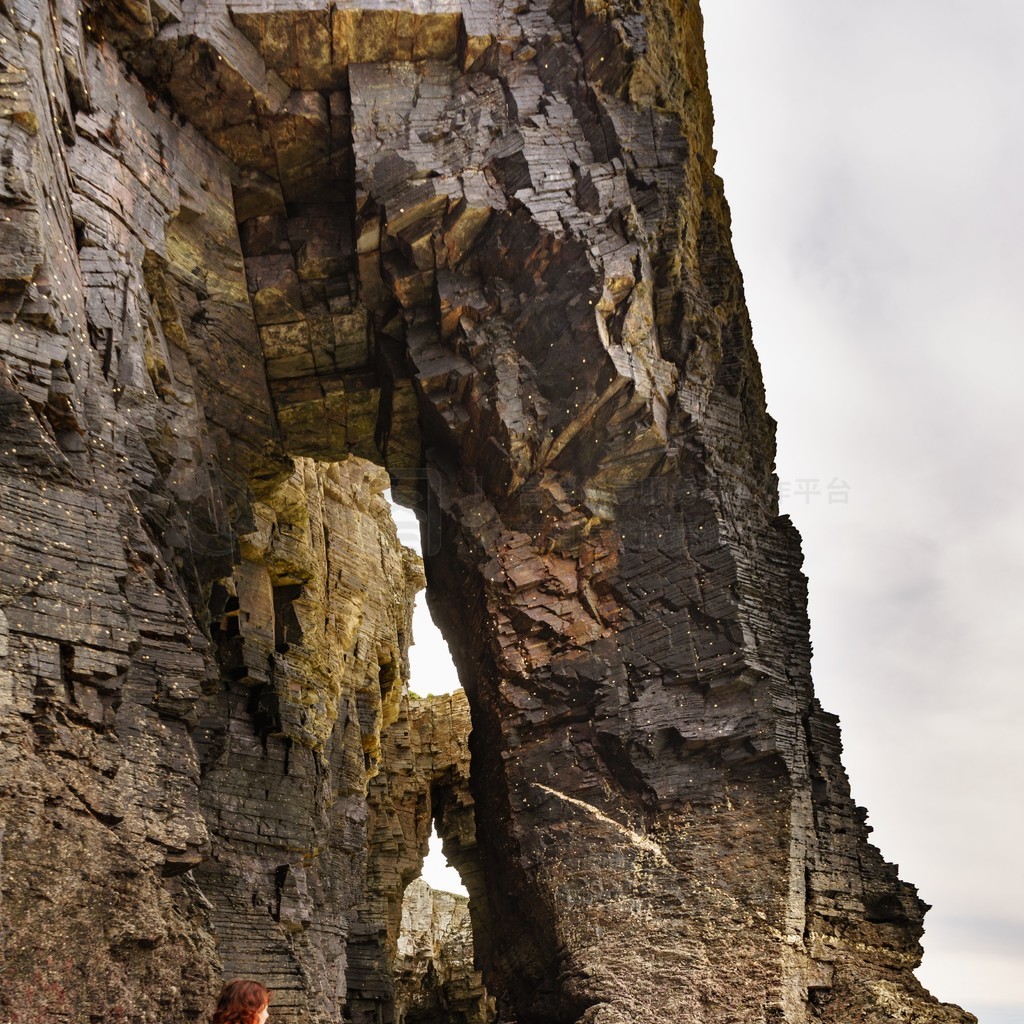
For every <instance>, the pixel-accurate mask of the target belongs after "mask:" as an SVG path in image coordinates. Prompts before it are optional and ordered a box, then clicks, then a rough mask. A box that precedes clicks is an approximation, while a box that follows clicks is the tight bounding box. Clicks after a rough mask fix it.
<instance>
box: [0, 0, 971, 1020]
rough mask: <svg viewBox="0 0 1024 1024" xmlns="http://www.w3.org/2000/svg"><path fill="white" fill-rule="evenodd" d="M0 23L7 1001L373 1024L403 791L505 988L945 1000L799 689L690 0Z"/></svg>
mask: <svg viewBox="0 0 1024 1024" xmlns="http://www.w3.org/2000/svg"><path fill="white" fill-rule="evenodd" d="M0 52H2V56H3V60H4V62H5V66H6V67H7V68H8V71H7V72H6V73H5V75H4V77H3V80H2V82H0V101H2V106H0V111H2V119H0V145H2V147H3V160H2V162H0V163H2V167H3V174H2V176H0V202H2V204H3V219H2V221H0V358H2V365H0V438H2V440H0V472H2V474H3V478H2V487H0V657H2V663H0V711H2V715H3V719H2V724H0V729H2V730H3V737H4V745H3V752H2V755H0V756H2V757H3V767H4V770H3V776H2V782H0V786H2V790H0V808H2V813H3V816H4V820H5V833H4V839H3V857H4V865H3V871H4V876H3V889H2V892H3V903H2V905H0V916H2V927H3V935H4V939H3V941H4V946H5V959H4V964H3V967H2V972H3V973H2V976H0V982H2V983H0V1001H2V1004H3V1005H4V1007H5V1012H6V1013H8V1014H9V1015H10V1016H11V1017H12V1019H17V1020H18V1021H21V1022H24V1021H36V1020H39V1021H51V1020H52V1021H57V1020H60V1021H83V1022H84V1021H86V1020H88V1019H103V1020H111V1021H117V1020H129V1019H130V1020H133V1021H145V1020H153V1021H156V1020H161V1019H165V1018H168V1017H175V1018H180V1019H185V1020H192V1019H199V1016H200V1015H201V1014H202V1012H204V1010H205V1008H206V1007H207V1005H208V999H209V996H210V994H211V993H212V992H213V991H214V990H215V988H216V986H217V985H218V983H219V979H220V977H221V975H222V974H248V975H255V976H258V977H260V978H261V979H262V980H264V981H266V982H267V983H268V984H270V985H271V986H272V987H274V988H275V989H276V990H277V992H278V997H277V1000H276V1016H278V1017H279V1018H281V1019H283V1020H296V1021H297V1020H300V1019H301V1020H303V1021H313V1022H318V1021H327V1020H338V1019H339V1016H340V1015H342V1014H344V1015H345V1017H346V1019H350V1020H353V1021H354V1020H357V1019H358V1020H371V1019H372V1020H384V1021H388V1020H391V1019H392V1016H393V1014H394V1013H395V1012H396V1010H395V995H394V993H395V990H394V977H393V967H394V963H395V961H394V957H395V955H396V950H397V936H398V926H399V922H400V908H401V898H402V891H403V889H404V887H405V885H406V884H407V883H408V882H409V881H410V880H411V878H412V877H413V876H414V875H415V873H416V870H417V864H418V857H419V856H420V852H419V851H421V850H422V847H423V844H424V843H425V840H426V835H427V832H429V821H430V818H431V816H432V815H436V816H437V817H438V818H439V823H440V825H441V831H442V834H443V835H444V836H445V839H446V844H447V846H448V848H449V850H450V852H449V857H450V858H451V859H452V860H453V861H454V862H455V863H456V864H457V865H458V866H459V868H460V870H461V871H462V873H463V877H464V879H465V880H466V883H467V886H468V888H469V891H470V911H471V914H472V919H473V925H474V935H475V940H476V953H477V958H478V962H479V966H480V969H481V970H482V972H483V976H484V981H485V983H486V985H487V989H488V991H489V992H490V993H491V994H492V995H493V996H494V997H495V998H496V999H497V1006H498V1012H499V1015H500V1018H501V1019H505V1020H518V1021H519V1022H521V1024H541V1022H545V1024H546V1022H570V1021H587V1022H600V1024H616V1022H619V1021H627V1020H628V1021H632V1020H634V1019H636V1018H638V1017H644V1018H647V1019H655V1020H665V1021H677V1020H683V1019H686V1020H695V1021H696V1020H700V1021H708V1022H718V1021H723V1022H724V1021H743V1022H752V1024H753V1022H768V1021H772V1022H775V1021H786V1022H792V1024H798V1022H804V1021H809V1020H823V1021H832V1022H835V1024H847V1022H848V1021H850V1020H851V1019H854V1018H856V1019H859V1020H863V1021H871V1022H875V1021H889V1020H904V1019H910V1018H911V1017H914V1016H916V1018H917V1019H920V1020H927V1021H941V1022H947V1021H948V1022H950V1024H953V1022H963V1021H967V1020H970V1019H971V1017H970V1015H969V1014H964V1013H963V1012H962V1011H960V1010H958V1009H956V1008H953V1007H944V1006H939V1005H938V1004H936V1003H935V1002H934V1001H933V1000H931V998H930V997H929V996H928V995H927V993H925V992H923V991H922V990H921V989H920V987H919V986H918V985H917V983H916V981H915V980H914V979H913V976H912V974H911V971H912V968H913V967H914V966H915V964H916V963H917V962H918V960H919V957H920V945H919V938H920V935H921V928H922V924H921V922H922V915H923V911H924V906H923V904H922V903H921V902H920V900H919V899H918V898H917V895H916V892H915V890H914V889H913V887H912V886H909V885H907V884H905V883H903V882H901V881H900V880H899V879H898V878H897V876H896V872H895V869H894V868H893V867H892V866H891V865H889V864H887V863H886V862H885V861H884V860H883V858H882V857H881V855H880V854H879V853H878V851H877V850H875V849H874V848H873V847H872V846H871V845H870V844H869V843H868V839H867V836H868V829H867V827H866V825H865V823H864V813H863V812H862V811H861V810H860V809H858V808H857V807H856V806H855V804H854V803H853V801H852V799H851V797H850V793H849V787H848V783H847V780H846V776H845V773H844V771H843V768H842V765H841V762H840V745H839V734H838V727H837V723H836V721H835V719H834V718H833V717H832V716H829V715H828V714H826V713H824V712H823V711H822V710H821V708H820V707H819V706H818V704H817V702H816V701H815V699H814V697H813V693H812V689H811V681H810V674H809V656H810V647H809V643H808V624H807V620H806V594H805V584H804V579H803V577H802V575H801V573H800V561H801V556H800V550H799V539H798V537H797V534H796V531H795V530H794V528H793V527H792V525H791V524H790V522H789V521H788V520H787V519H786V518H785V517H780V516H779V515H778V505H777V481H776V479H775V477H774V474H773V472H772V464H773V458H774V440H773V434H774V427H773V424H772V422H771V420H770V419H769V417H768V416H767V413H766V411H765V405H764V396H763V389H762V386H761V380H760V373H759V369H758V365H757V359H756V356H755V353H754V351H753V348H752V346H751V342H750V328H749V324H748V320H747V316H746V312H745V308H744V304H743V295H742V286H741V280H740V276H739V272H738V270H737V268H736V265H735V262H734V260H733V257H732V254H731V248H730V244H729V222H728V210H727V207H726V205H725V202H724V199H723V197H722V189H721V183H720V181H719V180H718V179H717V178H716V176H715V175H714V171H713V166H712V163H713V151H712V148H711V124H712V119H711V106H710V98H709V96H708V93H707V83H706V76H705V71H704V57H703V50H702V44H701V26H700V14H699V10H698V8H697V5H696V3H695V2H694V0H675V2H673V3H665V2H662V0H641V2H639V3H637V4H632V5H624V6H622V5H620V6H610V5H605V4H603V3H600V2H597V0H595V2H590V0H587V2H580V3H572V4H563V3H560V2H540V3H537V4H535V5H529V4H527V5H522V4H516V5H512V4H506V3H503V2H501V0H495V2H486V3H477V2H476V0H464V2H461V3H456V2H452V3H449V2H447V0H445V2H443V3H442V2H438V3H431V4H428V5H424V4H415V5H407V4H404V3H403V2H401V0H396V3H394V4H392V3H387V4H384V3H378V2H376V0H374V2H373V3H369V2H367V3H365V4H362V3H360V2H359V0H352V2H348V0H346V2H345V3H328V2H327V0H322V2H320V0H237V2H231V0H131V2H129V3H121V2H118V3H114V2H112V0H110V2H107V0H95V2H93V3H89V4H86V5H85V6H84V7H80V6H79V4H78V3H72V2H71V0H50V2H49V3H47V4H42V5H40V4H38V3H35V2H29V0H13V2H12V0H8V2H6V3H2V4H0ZM352 456H361V457H363V458H365V459H369V460H371V461H372V462H374V463H377V464H378V465H383V466H386V468H387V470H388V473H390V479H391V483H392V485H393V487H394V488H395V490H396V492H397V493H398V494H400V495H401V496H402V498H403V499H404V500H406V501H408V502H410V503H415V504H417V505H418V506H419V508H420V511H421V514H422V517H423V523H424V531H425V550H426V578H427V580H428V581H429V589H428V595H429V597H430V600H431V603H432V606H433V608H434V610H435V612H436V614H437V617H438V618H439V619H440V620H441V621H442V622H443V625H444V628H445V630H446V634H447V636H448V638H449V640H450V642H451V644H452V647H453V651H454V653H455V657H456V660H457V662H458V665H459V669H460V674H461V676H462V678H463V680H464V682H465V685H466V687H467V696H468V707H469V709H470V711H471V716H472V726H473V732H472V738H471V741H470V748H469V749H470V753H471V765H470V768H469V769H468V779H469V782H468V786H467V785H466V778H467V768H466V763H465V759H464V758H463V757H462V755H461V754H460V755H459V756H458V757H456V756H455V754H454V752H455V751H456V750H458V749H463V748H460V746H459V744H460V743H461V742H462V740H459V739H455V738H453V737H454V735H455V734H454V732H453V733H452V736H449V737H448V738H446V739H443V740H442V739H440V737H441V735H442V733H443V731H444V729H445V728H448V727H449V726H446V725H444V724H443V722H444V721H445V714H447V716H448V717H447V721H448V722H449V723H450V724H451V723H455V722H456V720H457V719H459V718H460V716H461V715H462V714H463V712H462V711H458V712H456V709H455V707H454V705H452V706H451V708H450V709H449V711H448V712H445V713H442V714H441V716H440V718H439V717H438V714H437V713H436V712H435V711H434V710H427V711H422V712H421V711H416V710H415V704H414V703H411V702H410V700H409V698H408V696H407V694H406V692H405V689H404V687H403V679H404V678H405V675H404V673H405V668H404V665H405V650H406V645H407V643H408V640H409V636H408V623H409V607H410V604H409V601H410V595H411V593H412V591H413V590H414V589H415V588H416V586H418V585H419V582H420V577H419V572H420V570H419V567H418V565H417V564H416V562H415V560H413V559H410V558H409V557H408V556H406V555H404V554H403V553H402V552H401V549H400V548H399V547H398V545H397V542H396V539H395V537H394V532H393V527H391V526H389V525H388V519H387V516H386V509H385V505H384V502H383V499H382V498H381V497H380V492H381V491H382V490H383V488H384V486H385V483H386V480H387V476H386V474H385V473H384V470H382V469H375V468H373V467H372V466H369V465H368V464H367V463H365V462H361V461H357V460H355V459H352V458H351V457H352ZM342 460H346V461H342ZM424 723H428V724H427V725H425V724H424ZM452 727H453V728H454V726H452ZM459 728H460V729H461V728H462V725H459ZM459 735H460V736H462V737H464V735H465V733H464V731H463V732H461V733H460V734H459ZM432 749H433V751H434V753H436V752H437V751H444V753H443V755H442V756H440V757H439V758H435V756H434V753H432V752H431V750H432ZM471 822H472V826H471ZM638 937H642V940H641V941H638ZM399 1012H401V1011H400V1010H399Z"/></svg>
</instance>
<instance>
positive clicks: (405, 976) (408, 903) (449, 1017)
mask: <svg viewBox="0 0 1024 1024" xmlns="http://www.w3.org/2000/svg"><path fill="white" fill-rule="evenodd" d="M398 956H399V961H398V965H397V966H398V979H397V987H398V1007H397V1010H398V1012H397V1014H396V1017H395V1020H396V1021H397V1022H398V1024H447V1022H448V1021H451V1022H453V1024H490V1022H491V1021H492V1020H494V1005H493V1000H489V999H488V998H487V993H486V992H485V991H484V989H483V985H482V980H481V977H480V973H479V971H475V970H474V969H473V929H472V925H471V924H470V918H469V906H468V901H467V899H466V897H465V896H458V895H455V894H454V893H450V892H440V891H438V890H436V889H432V888H431V887H430V886H429V885H428V884H427V883H426V882H424V881H422V880H421V879H417V880H416V881H415V882H412V883H411V884H410V885H409V887H408V889H406V890H405V899H404V901H403V903H402V931H401V934H400V935H399V938H398Z"/></svg>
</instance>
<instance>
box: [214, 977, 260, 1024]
mask: <svg viewBox="0 0 1024 1024" xmlns="http://www.w3.org/2000/svg"><path fill="white" fill-rule="evenodd" d="M269 1005H270V992H268V991H267V989H265V988H264V987H263V986H262V985H261V984H260V983H259V982H258V981H244V980H238V981H229V982H228V983H227V984H226V985H225V986H224V987H223V988H222V989H221V992H220V996H219V997H218V998H217V1009H216V1010H214V1011H213V1016H212V1017H211V1018H210V1024H256V1022H257V1021H258V1020H259V1016H260V1013H261V1012H262V1011H263V1010H264V1009H265V1008H266V1007H267V1006H269Z"/></svg>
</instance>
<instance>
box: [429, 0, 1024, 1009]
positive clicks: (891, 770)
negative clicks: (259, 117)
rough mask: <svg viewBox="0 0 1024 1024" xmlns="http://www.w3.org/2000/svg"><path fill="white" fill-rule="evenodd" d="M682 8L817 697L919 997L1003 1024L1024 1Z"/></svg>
mask: <svg viewBox="0 0 1024 1024" xmlns="http://www.w3.org/2000/svg"><path fill="white" fill-rule="evenodd" d="M703 9H704V16H705V29H706V33H705V34H706V43H707V50H708V60H709V65H710V74H711V90H712V95H713V97H714V102H715V112H716V130H715V138H716V145H717V148H718V151H719V160H718V170H719V173H720V174H721V175H722V177H723V178H724V179H725V188H726V195H727V197H728V198H729V202H730V205H731V207H732V211H733V234H734V242H735V247H736V252H737V256H738V258H739V261H740V265H741V267H742V269H743V273H744V278H745V282H746V291H747V299H748V303H749V306H750V311H751V317H752V320H753V324H754V339H755V344H756V346H757V349H758V352H759V353H760V357H761V361H762V365H763V367H764V375H765V382H766V388H767V393H768V406H769V409H770V411H771V412H772V414H773V416H774V417H775V418H776V420H777V421H778V423H779V455H778V470H779V476H780V479H781V481H782V487H783V492H784V493H786V492H787V491H788V493H789V495H790V496H789V497H788V498H785V499H784V500H783V505H784V509H785V511H787V512H789V513H790V515H791V516H792V517H793V519H794V521H795V522H796V524H797V526H798V527H799V529H800V531H801V533H802V534H803V537H804V550H805V554H806V563H805V571H806V573H807V575H808V577H809V578H810V603H811V608H810V611H811V636H812V639H813V642H814V648H815V656H814V679H815V686H816V690H817V693H818V695H819V697H820V698H821V700H822V703H823V704H824V705H825V707H826V709H827V710H829V711H833V712H836V713H837V714H838V715H839V716H840V720H841V722H842V726H843V737H844V745H845V750H846V755H845V763H846V766H847V768H848V770H849V773H850V777H851V782H852V785H853V793H854V797H855V799H856V800H857V801H858V802H859V803H862V804H864V805H865V806H866V807H867V808H868V811H869V819H868V820H869V823H870V824H872V825H873V826H874V827H875V834H874V839H875V841H876V843H877V844H878V845H879V847H880V848H881V850H882V852H883V854H884V855H885V856H886V857H887V858H888V859H889V860H892V861H895V862H897V863H898V864H899V865H900V869H901V875H902V877H903V878H905V879H906V880H908V881H911V882H913V883H914V884H916V885H917V886H918V887H919V889H920V891H921V895H922V896H923V898H924V899H925V900H927V901H928V902H930V903H932V904H934V909H933V910H932V911H931V912H930V913H929V915H928V918H927V922H926V925H927V933H926V936H925V948H926V955H925V961H924V966H923V968H922V969H921V971H919V972H918V973H919V976H920V977H921V979H922V981H923V982H924V983H925V985H926V986H927V987H928V988H930V989H931V991H932V992H933V993H934V994H936V995H937V996H939V997H940V998H942V999H947V1000H950V1001H953V1002H958V1003H960V1004H961V1005H963V1006H964V1007H965V1008H966V1009H969V1010H971V1011H972V1012H974V1013H977V1014H978V1016H979V1020H980V1024H1021V1022H1022V1021H1024V882H1022V875H1024V864H1022V856H1021V848H1022V841H1024V828H1022V814H1021V805H1022V791H1024V785H1022V783H1024V778H1022V771H1021V767H1020V764H1021V746H1022V744H1021V741H1020V729H1021V724H1022V722H1024V688H1022V687H1021V685H1020V682H1021V669H1020V665H1019V659H1020V655H1019V653H1018V650H1017V644H1018V641H1019V639H1020V637H1021V636H1022V633H1024V630H1022V628H1021V627H1022V623H1024V539H1022V530H1024V457H1022V455H1021V452H1020V450H1019V445H1020V443H1021V437H1022V435H1024V402H1022V400H1021V396H1020V388H1021V382H1020V380H1019V378H1020V376H1021V371H1022V369H1024V352H1022V346H1021V324H1022V323H1024V309H1022V305H1024V303H1022V298H1021V296H1022V294H1024V217H1022V205H1024V204H1022V198H1021V195H1022V188H1021V185H1022V182H1024V131H1022V114H1021V112H1022V111H1024V70H1022V69H1024V3H1021V2H1020V0H974V2H973V3H968V2H967V0H886V2H882V0H865V2H861V3H857V4H852V3H844V4H835V3H822V2H821V0H703ZM844 499H845V500H844ZM416 630H417V633H416V636H417V646H416V647H414V648H413V657H414V662H413V678H412V684H413V688H414V689H417V690H420V691H421V692H422V691H423V690H427V689H431V688H434V687H435V686H436V685H437V677H438V673H439V669H438V658H437V648H436V646H433V645H432V644H431V642H430V641H429V640H428V638H427V636H426V633H427V630H428V625H427V622H426V621H425V618H424V617H423V616H422V614H421V616H419V617H418V622H417V626H416ZM428 679H430V680H433V681H432V682H430V683H427V682H426V680H428ZM435 884H436V883H435Z"/></svg>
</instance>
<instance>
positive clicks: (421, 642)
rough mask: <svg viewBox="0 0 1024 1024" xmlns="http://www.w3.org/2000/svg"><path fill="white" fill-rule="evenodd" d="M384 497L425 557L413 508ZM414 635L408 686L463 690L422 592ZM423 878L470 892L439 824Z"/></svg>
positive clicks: (406, 537) (423, 690)
mask: <svg viewBox="0 0 1024 1024" xmlns="http://www.w3.org/2000/svg"><path fill="white" fill-rule="evenodd" d="M384 496H385V497H386V498H387V500H388V504H389V505H390V506H391V516H392V518H393V519H394V520H395V526H397V527H398V539H399V540H400V541H401V542H402V543H403V544H404V545H405V546H406V547H410V548H412V549H413V550H414V551H415V552H416V553H417V554H419V555H421V556H422V553H423V552H422V544H421V542H420V527H419V523H418V522H417V521H416V514H415V513H414V512H413V511H412V509H408V508H404V507H403V506H401V505H398V504H396V503H395V501H394V500H393V498H392V497H391V491H386V492H385V494H384ZM412 635H413V644H412V646H411V647H410V648H409V662H410V665H411V670H410V678H409V688H410V689H411V690H412V691H413V692H414V693H419V694H427V693H451V692H452V691H453V690H458V689H460V688H461V684H460V683H459V677H458V674H457V673H456V671H455V665H454V663H453V662H452V656H451V652H450V651H449V650H448V644H447V643H446V642H445V639H444V637H443V636H442V635H441V631H440V630H439V629H438V628H437V626H436V625H435V623H434V620H433V619H432V618H431V616H430V610H429V609H428V608H427V602H426V595H425V592H423V591H420V593H419V594H417V595H416V605H415V607H414V609H413V627H412ZM421 877H422V878H423V879H424V881H426V882H427V883H428V884H429V885H430V886H431V887H432V888H434V889H440V890H441V891H443V892H453V893H457V894H459V895H460V896H467V895H468V893H467V892H466V887H465V886H464V885H463V884H462V878H461V877H460V875H459V873H458V871H456V870H455V868H453V867H452V866H451V865H450V864H449V863H448V861H447V860H446V859H445V856H444V853H443V852H442V851H441V839H440V837H439V836H438V834H437V826H436V825H435V826H433V827H432V828H431V830H430V848H429V851H428V852H427V856H426V858H425V860H424V861H423V869H422V875H421Z"/></svg>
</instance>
